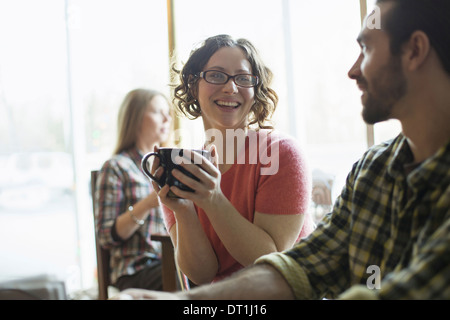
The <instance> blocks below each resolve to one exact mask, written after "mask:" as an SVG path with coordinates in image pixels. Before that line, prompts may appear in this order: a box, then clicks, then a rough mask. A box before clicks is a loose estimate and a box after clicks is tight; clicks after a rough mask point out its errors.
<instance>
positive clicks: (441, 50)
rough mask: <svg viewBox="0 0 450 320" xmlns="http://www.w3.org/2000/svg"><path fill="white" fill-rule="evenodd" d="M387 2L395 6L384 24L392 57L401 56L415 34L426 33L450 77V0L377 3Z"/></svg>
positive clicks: (393, 0) (385, 0)
mask: <svg viewBox="0 0 450 320" xmlns="http://www.w3.org/2000/svg"><path fill="white" fill-rule="evenodd" d="M385 2H392V3H393V4H394V6H393V8H392V9H391V11H390V12H389V13H388V14H387V15H386V17H384V21H382V26H383V29H385V30H386V31H387V32H388V34H389V36H390V47H391V52H392V54H394V55H396V54H399V53H400V52H401V50H402V45H403V44H404V43H405V42H406V41H407V40H408V39H409V38H410V37H411V35H412V33H413V32H414V31H417V30H420V31H423V32H424V33H425V34H426V35H427V36H428V38H429V40H430V44H431V46H432V47H433V48H434V49H435V50H436V52H437V54H438V55H439V58H440V59H441V62H442V64H443V66H444V69H445V70H446V71H447V73H448V74H450V0H377V4H379V3H385Z"/></svg>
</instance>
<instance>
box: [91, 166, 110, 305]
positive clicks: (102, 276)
mask: <svg viewBox="0 0 450 320" xmlns="http://www.w3.org/2000/svg"><path fill="white" fill-rule="evenodd" d="M97 176H98V170H93V171H91V195H92V209H93V212H94V225H96V222H95V221H96V220H97V219H96V217H95V205H96V204H95V185H96V182H97ZM94 233H95V247H96V249H97V279H98V299H99V300H107V299H108V286H109V285H110V284H111V277H110V274H111V273H110V269H109V258H110V255H109V250H107V249H103V248H102V246H101V245H100V243H99V241H98V238H97V230H96V228H95V229H94Z"/></svg>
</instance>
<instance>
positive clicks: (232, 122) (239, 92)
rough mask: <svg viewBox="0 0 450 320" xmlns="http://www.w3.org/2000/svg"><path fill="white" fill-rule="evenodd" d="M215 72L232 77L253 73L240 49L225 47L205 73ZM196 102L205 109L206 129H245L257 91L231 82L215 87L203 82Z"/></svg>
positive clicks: (218, 52)
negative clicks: (208, 71)
mask: <svg viewBox="0 0 450 320" xmlns="http://www.w3.org/2000/svg"><path fill="white" fill-rule="evenodd" d="M207 70H216V71H222V72H225V73H227V74H229V75H231V76H233V75H236V74H252V69H251V65H250V62H249V61H248V60H247V58H246V57H245V54H244V52H243V51H242V50H241V49H240V48H238V47H223V48H221V49H219V50H217V51H216V52H215V53H214V54H213V55H212V56H211V58H210V59H209V61H208V63H207V64H206V65H205V67H204V68H203V70H202V71H207ZM197 92H198V96H197V100H198V102H199V104H200V107H201V110H202V119H203V124H204V127H205V130H207V129H211V128H215V129H219V130H225V129H238V128H242V129H243V128H245V127H246V126H247V124H248V114H249V112H250V109H251V107H252V105H253V103H254V96H255V93H254V88H243V87H239V86H237V85H236V84H235V83H234V81H233V80H232V79H229V81H228V82H227V83H225V84H221V85H218V84H212V83H208V82H206V81H205V80H204V79H200V80H199V82H198V91H197Z"/></svg>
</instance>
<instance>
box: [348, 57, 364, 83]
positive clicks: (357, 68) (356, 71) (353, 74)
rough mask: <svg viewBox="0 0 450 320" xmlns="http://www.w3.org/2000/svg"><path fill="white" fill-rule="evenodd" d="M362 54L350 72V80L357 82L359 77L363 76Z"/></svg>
mask: <svg viewBox="0 0 450 320" xmlns="http://www.w3.org/2000/svg"><path fill="white" fill-rule="evenodd" d="M362 58H363V56H362V54H361V55H359V57H358V59H357V60H356V61H355V63H354V64H353V66H352V67H351V68H350V70H349V71H348V77H349V78H350V79H353V80H356V79H357V78H358V77H360V76H361V61H362Z"/></svg>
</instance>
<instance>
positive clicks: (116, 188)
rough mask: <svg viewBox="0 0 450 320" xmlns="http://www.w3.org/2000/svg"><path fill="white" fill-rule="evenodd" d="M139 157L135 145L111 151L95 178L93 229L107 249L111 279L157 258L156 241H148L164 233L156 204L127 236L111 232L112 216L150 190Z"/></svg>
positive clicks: (113, 281)
mask: <svg viewBox="0 0 450 320" xmlns="http://www.w3.org/2000/svg"><path fill="white" fill-rule="evenodd" d="M142 157H143V154H141V153H140V152H139V151H138V150H137V149H136V148H133V149H130V150H127V151H124V152H122V153H121V154H119V155H115V156H114V157H112V158H111V159H110V160H108V161H106V162H105V164H104V165H103V167H102V169H101V171H100V173H99V175H98V178H97V187H96V193H95V199H96V204H97V206H96V210H95V213H96V231H97V234H98V237H99V241H100V244H101V245H102V246H103V247H105V248H108V249H109V250H110V253H111V261H110V266H111V272H112V274H111V281H112V283H115V281H116V280H117V279H118V278H119V277H120V276H122V275H131V274H134V273H135V272H137V271H139V270H141V269H143V268H144V267H145V265H146V263H148V262H149V260H152V259H159V258H160V253H161V249H160V243H158V242H152V241H151V240H150V235H151V234H155V233H160V234H161V233H162V234H167V232H166V229H165V227H164V223H163V218H162V212H161V209H160V208H155V209H151V212H150V215H149V216H148V218H147V219H146V220H145V224H144V225H143V226H142V227H140V228H139V229H138V230H137V231H136V232H135V234H133V236H131V238H129V239H128V240H126V241H123V240H122V239H120V238H119V237H118V236H117V234H116V233H115V221H116V218H117V217H118V216H119V215H120V214H123V213H125V212H127V210H128V207H129V206H130V205H134V204H135V203H136V202H138V201H140V200H141V199H143V198H145V197H147V196H148V195H149V194H150V192H154V191H153V187H152V186H151V183H150V181H149V179H148V178H147V177H146V176H145V175H144V173H143V172H142V170H141V160H142Z"/></svg>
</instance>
